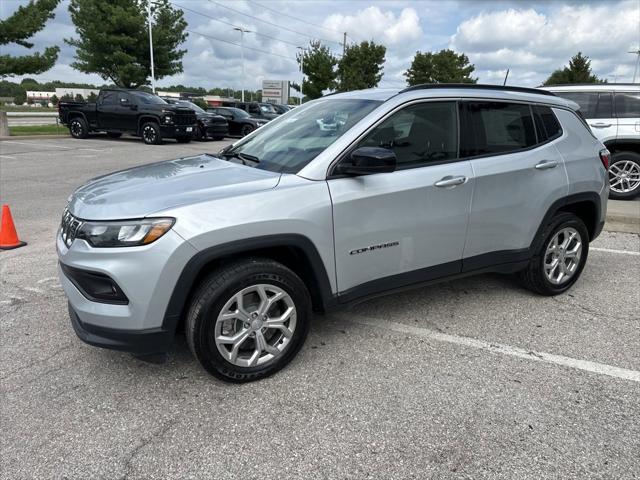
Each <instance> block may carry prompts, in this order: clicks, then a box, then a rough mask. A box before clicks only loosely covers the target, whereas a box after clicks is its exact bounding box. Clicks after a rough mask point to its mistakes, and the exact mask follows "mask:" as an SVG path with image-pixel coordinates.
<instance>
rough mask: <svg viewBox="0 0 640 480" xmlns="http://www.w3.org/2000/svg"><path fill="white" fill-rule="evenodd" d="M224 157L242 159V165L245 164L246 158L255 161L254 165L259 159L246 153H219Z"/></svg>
mask: <svg viewBox="0 0 640 480" xmlns="http://www.w3.org/2000/svg"><path fill="white" fill-rule="evenodd" d="M220 155H221V156H223V157H224V158H237V159H239V160H240V161H242V164H243V165H246V164H247V160H248V161H250V162H253V163H255V164H256V165H257V164H258V163H260V159H259V158H258V157H254V156H253V155H248V154H246V153H237V152H224V153H221V154H220Z"/></svg>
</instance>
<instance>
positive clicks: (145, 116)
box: [138, 113, 161, 133]
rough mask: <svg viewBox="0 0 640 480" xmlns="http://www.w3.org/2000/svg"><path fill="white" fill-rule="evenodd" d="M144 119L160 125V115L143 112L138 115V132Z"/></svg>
mask: <svg viewBox="0 0 640 480" xmlns="http://www.w3.org/2000/svg"><path fill="white" fill-rule="evenodd" d="M145 121H152V122H156V123H157V124H158V125H161V123H160V117H156V116H154V115H151V114H148V113H145V114H143V115H141V116H140V117H138V133H140V128H142V124H143V123H144V122H145Z"/></svg>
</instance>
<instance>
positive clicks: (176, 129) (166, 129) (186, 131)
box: [160, 125, 197, 138]
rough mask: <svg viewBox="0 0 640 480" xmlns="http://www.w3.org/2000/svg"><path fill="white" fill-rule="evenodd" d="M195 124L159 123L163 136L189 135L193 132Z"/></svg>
mask: <svg viewBox="0 0 640 480" xmlns="http://www.w3.org/2000/svg"><path fill="white" fill-rule="evenodd" d="M196 128H197V125H160V133H161V134H162V137H163V138H176V137H189V136H191V135H193V132H195V130H196Z"/></svg>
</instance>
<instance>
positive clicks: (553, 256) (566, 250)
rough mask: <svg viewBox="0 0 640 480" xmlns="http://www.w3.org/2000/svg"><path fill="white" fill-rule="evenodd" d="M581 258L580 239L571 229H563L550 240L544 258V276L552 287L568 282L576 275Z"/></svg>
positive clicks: (577, 233) (578, 234) (576, 232)
mask: <svg viewBox="0 0 640 480" xmlns="http://www.w3.org/2000/svg"><path fill="white" fill-rule="evenodd" d="M581 256H582V237H581V236H580V233H579V232H578V231H577V230H576V229H575V228H572V227H567V228H563V229H562V230H560V231H558V232H557V233H556V234H555V235H554V236H553V237H552V238H551V241H550V242H549V244H548V245H547V249H546V251H545V256H544V274H545V276H546V277H547V280H549V282H551V283H552V284H553V285H562V284H564V283H566V282H568V281H569V280H570V279H571V278H572V277H573V275H574V274H575V273H576V270H577V269H578V266H579V265H580V258H581Z"/></svg>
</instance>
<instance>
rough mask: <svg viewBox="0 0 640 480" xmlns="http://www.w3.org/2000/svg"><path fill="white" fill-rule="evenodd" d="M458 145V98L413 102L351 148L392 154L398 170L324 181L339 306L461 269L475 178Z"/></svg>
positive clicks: (457, 271) (450, 273)
mask: <svg viewBox="0 0 640 480" xmlns="http://www.w3.org/2000/svg"><path fill="white" fill-rule="evenodd" d="M457 143H458V119H457V104H456V102H455V101H448V102H424V103H417V104H413V105H410V106H407V107H404V108H403V109H402V110H400V111H398V112H396V113H394V114H392V115H391V116H390V117H388V118H387V119H386V120H384V121H383V122H382V123H380V124H379V125H378V126H376V127H374V128H373V129H372V130H371V131H370V132H369V133H368V134H367V135H366V136H365V137H364V138H363V139H362V140H361V141H360V142H358V144H357V145H356V146H354V147H353V149H355V148H357V147H382V148H387V149H390V150H393V151H394V152H395V154H396V157H397V162H398V163H397V170H396V171H395V172H391V173H380V174H375V175H366V176H355V177H342V178H340V177H338V178H331V177H330V178H329V180H328V185H329V190H330V193H331V199H332V202H333V218H334V240H335V256H336V272H337V284H338V290H339V291H340V295H341V297H342V299H343V300H344V301H348V300H351V299H353V298H357V297H358V296H361V295H367V294H372V293H375V292H379V291H384V290H389V289H392V288H395V287H401V286H404V285H407V284H411V283H416V282H420V281H424V280H429V279H432V278H436V277H440V276H446V275H452V274H455V273H459V272H460V269H461V258H462V251H463V248H464V238H465V231H466V228H467V221H468V216H469V205H470V201H471V192H472V190H473V174H472V171H471V166H470V163H469V162H468V161H466V160H460V159H459V158H458V148H457Z"/></svg>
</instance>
